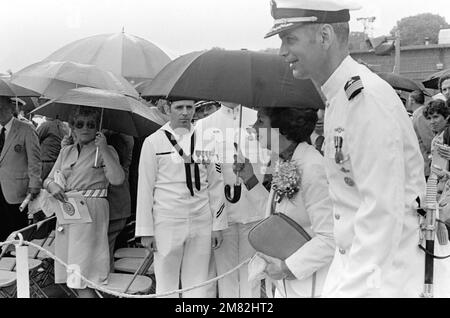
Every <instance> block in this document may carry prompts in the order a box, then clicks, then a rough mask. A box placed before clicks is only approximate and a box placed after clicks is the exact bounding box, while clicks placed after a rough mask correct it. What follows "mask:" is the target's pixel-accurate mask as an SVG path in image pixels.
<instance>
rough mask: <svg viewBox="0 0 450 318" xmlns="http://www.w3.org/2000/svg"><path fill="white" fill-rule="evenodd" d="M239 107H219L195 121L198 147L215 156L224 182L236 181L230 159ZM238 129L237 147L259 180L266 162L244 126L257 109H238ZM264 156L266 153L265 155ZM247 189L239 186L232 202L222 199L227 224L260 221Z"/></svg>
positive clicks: (254, 120) (232, 160) (235, 135)
mask: <svg viewBox="0 0 450 318" xmlns="http://www.w3.org/2000/svg"><path fill="white" fill-rule="evenodd" d="M240 107H241V106H239V107H236V108H235V109H230V108H227V107H225V106H222V107H221V108H220V109H219V110H218V111H217V112H215V113H214V114H212V115H210V116H208V117H206V118H204V119H201V120H199V121H198V122H197V124H196V129H195V130H196V132H197V133H198V135H199V136H202V138H198V139H197V140H198V142H199V143H202V145H201V146H199V148H203V149H211V150H212V151H214V153H215V154H216V155H217V160H218V162H219V163H220V164H221V166H222V174H223V178H224V183H225V185H227V184H228V185H230V186H231V187H233V185H234V184H235V183H236V175H235V174H234V173H233V162H234V157H233V156H234V155H235V153H236V150H235V148H234V146H233V143H234V142H237V140H238V139H239V111H240ZM242 112H243V113H242V115H243V116H242V131H241V133H242V134H241V145H240V148H241V150H242V153H243V154H244V156H245V157H246V158H248V159H249V160H250V161H251V162H252V164H253V167H254V170H255V174H256V176H257V178H258V179H259V180H263V178H264V174H263V170H262V169H263V168H264V162H267V158H266V157H265V155H266V154H265V153H264V152H263V151H259V149H260V147H259V143H258V141H257V140H256V138H254V139H252V138H251V135H250V134H249V133H248V132H247V128H249V127H251V126H252V125H253V124H255V122H256V117H257V112H256V111H254V110H252V109H249V108H247V107H244V108H243V110H242ZM267 157H268V156H267ZM247 196H248V191H247V189H246V188H245V186H242V192H241V199H240V200H239V202H237V203H236V204H232V203H230V202H228V201H227V200H226V202H225V206H226V210H227V217H228V223H229V224H235V223H241V224H247V223H252V222H256V221H259V220H261V219H262V218H263V217H264V210H259V209H255V208H254V207H253V206H252V205H251V204H250V201H249V200H248V198H247Z"/></svg>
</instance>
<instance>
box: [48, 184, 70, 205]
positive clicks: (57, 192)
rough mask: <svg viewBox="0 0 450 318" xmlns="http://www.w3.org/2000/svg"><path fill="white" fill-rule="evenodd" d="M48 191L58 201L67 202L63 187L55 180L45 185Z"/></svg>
mask: <svg viewBox="0 0 450 318" xmlns="http://www.w3.org/2000/svg"><path fill="white" fill-rule="evenodd" d="M47 190H48V192H49V193H50V194H51V195H52V196H53V197H54V198H55V199H56V200H58V201H61V202H63V203H65V202H67V200H68V199H67V196H66V194H65V193H64V189H63V188H61V187H60V186H59V184H57V183H56V182H50V184H49V185H48V187H47Z"/></svg>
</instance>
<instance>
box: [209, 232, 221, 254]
mask: <svg viewBox="0 0 450 318" xmlns="http://www.w3.org/2000/svg"><path fill="white" fill-rule="evenodd" d="M222 242H223V235H222V231H213V232H212V233H211V247H212V248H213V249H215V250H217V249H218V248H220V246H221V245H222Z"/></svg>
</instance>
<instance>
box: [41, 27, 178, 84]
mask: <svg viewBox="0 0 450 318" xmlns="http://www.w3.org/2000/svg"><path fill="white" fill-rule="evenodd" d="M46 60H47V61H73V62H78V63H85V64H92V65H96V66H98V67H100V68H102V69H105V70H108V71H111V72H113V73H115V74H120V75H122V76H123V77H125V78H126V79H128V80H130V81H131V82H132V83H134V84H138V83H139V82H142V81H144V80H147V79H152V78H154V77H155V76H156V74H158V73H159V71H161V70H162V69H163V67H164V66H166V65H167V64H168V63H169V62H170V57H169V56H168V55H167V54H166V53H164V52H163V51H162V50H161V49H160V48H158V47H157V46H156V45H154V44H153V43H151V42H149V41H147V40H145V39H143V38H140V37H137V36H134V35H130V34H126V33H124V32H121V33H116V34H101V35H95V36H91V37H88V38H84V39H81V40H78V41H75V42H72V43H70V44H68V45H66V46H64V47H62V48H61V49H59V50H58V51H56V52H54V53H53V54H51V55H50V56H49V57H47V58H46Z"/></svg>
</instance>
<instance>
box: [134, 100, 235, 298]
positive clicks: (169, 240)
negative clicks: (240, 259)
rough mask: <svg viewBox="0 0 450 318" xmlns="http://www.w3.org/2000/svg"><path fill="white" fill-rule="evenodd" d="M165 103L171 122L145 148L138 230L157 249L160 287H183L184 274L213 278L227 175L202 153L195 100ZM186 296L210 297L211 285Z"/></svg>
mask: <svg viewBox="0 0 450 318" xmlns="http://www.w3.org/2000/svg"><path fill="white" fill-rule="evenodd" d="M165 107H166V112H167V113H168V114H169V115H170V122H169V123H167V124H166V125H165V126H163V127H162V128H161V129H159V130H158V131H157V132H155V133H154V134H153V135H151V136H150V137H148V138H147V139H146V140H145V142H144V145H143V148H142V153H141V159H140V164H139V181H138V196H137V214H136V236H137V237H142V243H143V245H144V246H146V247H147V248H149V249H151V250H153V251H154V252H155V278H156V292H157V293H163V292H167V291H171V290H177V289H178V287H179V281H180V279H181V286H182V288H188V287H192V286H194V285H197V284H201V283H203V282H205V281H207V280H208V264H209V260H210V255H211V246H212V247H213V248H218V247H219V246H220V244H221V241H222V237H221V230H224V229H226V228H227V226H228V224H227V217H226V212H225V211H224V208H225V204H224V193H223V187H224V184H223V178H222V175H221V174H220V173H219V172H218V171H217V170H216V168H215V165H214V164H208V163H207V162H202V161H201V158H199V156H197V154H196V153H197V151H198V149H195V144H196V138H197V136H196V134H195V132H194V128H193V126H192V125H191V121H192V117H193V115H194V102H193V101H175V102H172V103H171V105H170V106H165ZM177 296H178V295H176V294H175V295H172V297H177ZM183 297H195V298H204V297H206V289H205V287H202V288H197V289H194V290H192V291H189V292H186V293H183Z"/></svg>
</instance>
